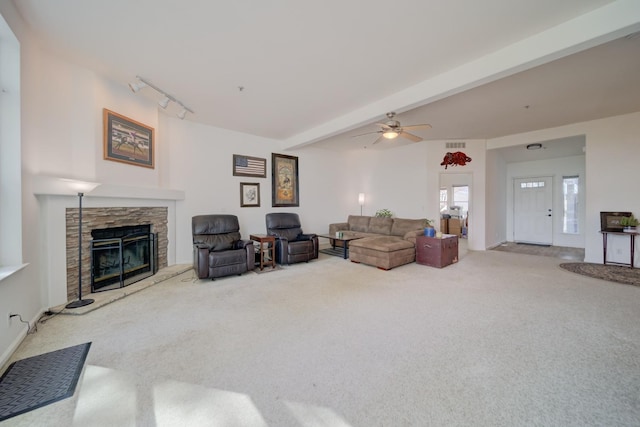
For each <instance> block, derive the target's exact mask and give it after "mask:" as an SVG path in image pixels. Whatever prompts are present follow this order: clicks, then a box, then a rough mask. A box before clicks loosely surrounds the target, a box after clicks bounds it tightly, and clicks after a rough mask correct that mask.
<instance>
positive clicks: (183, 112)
mask: <svg viewBox="0 0 640 427" xmlns="http://www.w3.org/2000/svg"><path fill="white" fill-rule="evenodd" d="M181 107H182V109H181V110H180V111H179V112H178V114H177V116H178V118H179V119H180V120H184V118H185V117H186V116H187V109H186V108H184V107H183V106H182V105H181Z"/></svg>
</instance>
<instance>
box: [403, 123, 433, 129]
mask: <svg viewBox="0 0 640 427" xmlns="http://www.w3.org/2000/svg"><path fill="white" fill-rule="evenodd" d="M402 129H431V125H428V124H426V123H425V124H423V125H411V126H402Z"/></svg>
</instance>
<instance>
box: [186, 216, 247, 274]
mask: <svg viewBox="0 0 640 427" xmlns="http://www.w3.org/2000/svg"><path fill="white" fill-rule="evenodd" d="M191 231H192V234H193V269H194V270H195V271H196V274H197V276H198V278H199V279H208V278H211V280H214V279H215V278H216V277H223V276H230V275H232V274H237V275H241V274H242V273H244V272H246V271H249V270H253V269H254V268H255V249H254V248H253V242H252V241H251V240H242V239H241V238H240V225H239V224H238V217H236V216H235V215H198V216H194V217H192V218H191Z"/></svg>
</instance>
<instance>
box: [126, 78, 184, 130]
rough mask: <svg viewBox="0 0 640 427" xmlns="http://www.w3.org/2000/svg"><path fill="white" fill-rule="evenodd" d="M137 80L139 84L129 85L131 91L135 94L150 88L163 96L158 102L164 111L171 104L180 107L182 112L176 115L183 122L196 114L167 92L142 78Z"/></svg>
mask: <svg viewBox="0 0 640 427" xmlns="http://www.w3.org/2000/svg"><path fill="white" fill-rule="evenodd" d="M136 79H138V81H137V82H134V83H129V87H130V88H131V90H132V91H133V92H134V93H136V92H138V91H139V90H140V89H142V88H144V87H147V86H148V87H150V88H151V89H153V90H155V91H156V92H158V93H159V94H160V95H162V98H161V99H160V101H158V105H159V106H161V107H162V108H163V109H165V110H166V109H167V106H168V105H169V102H175V103H176V104H177V105H179V106H180V111H178V113H177V114H176V115H177V116H178V118H179V119H180V120H183V119H184V118H185V117H186V116H187V113H191V114H195V113H194V112H193V110H192V109H191V108H189V107H187V106H185V105H184V104H183V103H182V102H181V101H179V100H177V99H176V98H175V97H173V96H171V95H169V94H168V93H166V92H165V91H163V90H162V89H160V88H159V87H157V86H155V85H153V84H152V83H150V82H149V81H148V80H145V79H143V78H142V77H140V76H136Z"/></svg>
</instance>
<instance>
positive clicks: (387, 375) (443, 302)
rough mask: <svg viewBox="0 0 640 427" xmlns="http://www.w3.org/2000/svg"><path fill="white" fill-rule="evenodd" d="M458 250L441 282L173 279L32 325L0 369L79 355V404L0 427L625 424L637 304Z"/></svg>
mask: <svg viewBox="0 0 640 427" xmlns="http://www.w3.org/2000/svg"><path fill="white" fill-rule="evenodd" d="M462 248H464V242H462V244H461V250H460V252H459V254H460V256H459V261H458V262H457V263H456V264H452V265H450V266H447V267H445V268H431V267H427V266H423V265H419V264H416V263H411V264H406V265H403V266H401V267H397V268H394V269H391V270H389V271H382V270H380V269H377V268H375V267H371V266H367V265H363V264H355V263H352V262H350V261H348V260H343V259H341V258H339V257H334V256H328V255H325V254H320V256H319V258H318V259H317V260H313V261H311V262H309V263H298V264H293V265H291V266H284V267H283V268H282V270H278V271H277V272H276V273H273V274H272V273H269V274H254V273H246V274H243V275H241V276H229V277H225V278H220V279H216V280H215V281H212V280H197V279H194V277H193V271H185V272H184V273H182V274H180V275H178V276H175V277H172V278H170V279H168V280H166V281H164V282H162V283H158V284H157V285H154V286H150V287H148V288H146V289H144V290H143V291H141V292H136V293H134V294H130V295H128V296H127V297H126V298H121V299H119V300H117V301H114V302H113V303H111V304H107V305H104V306H103V307H101V308H100V309H97V310H94V311H92V312H90V313H86V314H85V315H82V316H72V315H55V316H51V317H48V318H46V319H42V320H41V321H39V322H38V332H37V333H35V334H28V335H27V336H26V338H25V339H24V341H23V343H22V344H21V345H20V346H19V348H18V349H17V350H16V352H15V353H14V354H13V355H12V356H11V361H14V360H20V359H23V358H25V357H29V356H33V355H37V354H42V353H44V352H47V351H51V350H56V349H59V348H61V347H66V346H71V345H74V344H77V343H82V342H89V341H90V342H92V345H91V351H90V352H89V355H88V356H87V360H86V367H85V369H84V371H83V373H82V375H81V378H80V380H79V382H78V386H77V390H76V393H75V394H74V395H73V396H72V397H71V398H68V399H64V400H62V401H60V402H57V403H55V404H53V405H47V406H44V407H42V408H39V409H37V410H35V411H30V412H27V413H25V414H22V415H20V416H17V417H13V418H11V419H9V420H7V421H5V422H3V423H0V426H2V427H33V426H47V427H112V426H118V427H129V426H131V427H173V426H176V427H182V426H189V427H191V426H195V427H200V426H207V427H209V426H214V427H328V426H331V427H364V426H366V427H423V426H446V427H450V426H451V427H455V426H474V427H502V426H505V427H507V426H509V427H511V426H562V427H585V426H588V427H591V426H593V427H601V426H607V427H617V426H625V427H626V426H640V328H638V325H639V324H640V310H638V307H640V289H639V288H638V287H635V286H623V285H615V284H614V285H609V286H607V285H606V283H607V282H603V281H602V280H597V279H592V278H590V277H586V276H581V275H577V274H574V273H571V272H569V271H566V270H564V269H562V268H558V265H559V264H560V263H563V262H568V261H563V260H559V259H557V258H552V257H547V256H530V255H525V254H517V253H506V252H502V251H465V250H462Z"/></svg>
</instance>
